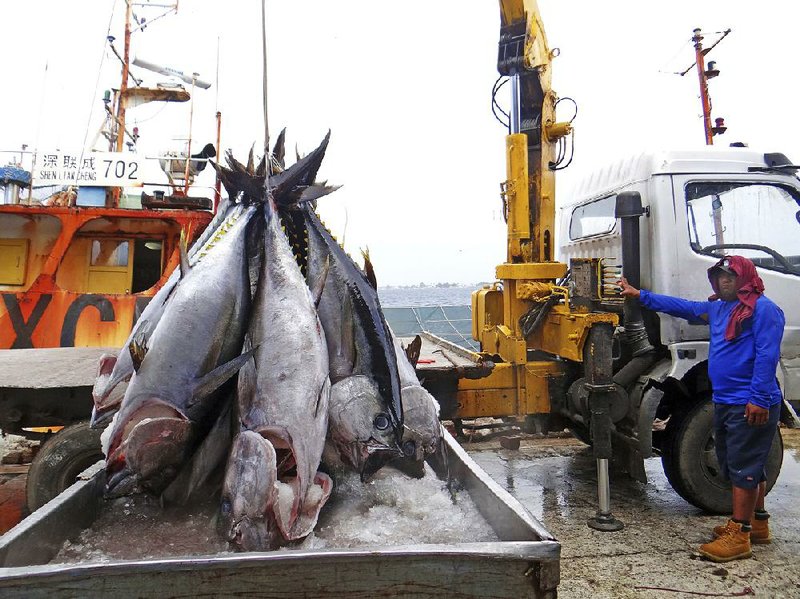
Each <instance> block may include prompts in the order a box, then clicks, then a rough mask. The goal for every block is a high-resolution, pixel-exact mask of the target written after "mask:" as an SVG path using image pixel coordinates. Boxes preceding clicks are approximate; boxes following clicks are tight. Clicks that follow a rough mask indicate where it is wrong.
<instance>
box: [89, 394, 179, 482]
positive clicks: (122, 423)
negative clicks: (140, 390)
mask: <svg viewBox="0 0 800 599" xmlns="http://www.w3.org/2000/svg"><path fill="white" fill-rule="evenodd" d="M131 406H133V407H132V408H131V409H130V410H127V413H126V414H125V415H122V414H121V415H120V417H119V418H118V419H117V421H116V422H115V423H114V431H113V432H112V434H111V442H110V446H109V450H108V456H107V458H106V477H107V482H106V489H105V495H106V497H109V498H110V497H119V496H122V495H129V494H131V493H137V492H146V491H149V492H153V493H156V494H158V493H160V492H161V491H163V490H164V488H165V487H166V486H167V485H168V484H169V483H170V482H171V481H172V479H173V478H175V476H176V475H177V473H178V471H179V470H180V468H181V467H182V466H183V465H184V463H185V462H186V461H187V460H188V459H189V455H190V453H191V448H192V443H193V438H194V427H193V425H192V423H191V422H190V421H189V419H188V418H187V417H186V416H185V415H184V414H183V413H182V412H180V411H179V410H178V409H177V408H175V406H173V405H171V404H169V403H168V402H166V401H164V400H162V399H160V398H158V397H146V398H145V399H142V400H140V401H136V400H134V401H132V402H131Z"/></svg>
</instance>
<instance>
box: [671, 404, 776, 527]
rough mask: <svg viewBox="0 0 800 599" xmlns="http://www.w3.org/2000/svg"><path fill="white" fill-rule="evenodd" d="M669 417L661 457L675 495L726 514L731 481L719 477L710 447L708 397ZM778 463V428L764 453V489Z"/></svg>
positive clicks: (711, 416) (710, 407)
mask: <svg viewBox="0 0 800 599" xmlns="http://www.w3.org/2000/svg"><path fill="white" fill-rule="evenodd" d="M674 418H675V415H674V416H673V419H674ZM673 419H670V423H669V425H668V426H667V431H666V432H667V436H666V439H665V443H664V448H663V453H662V458H661V461H662V465H663V467H664V474H665V475H666V476H667V480H669V482H670V485H672V488H673V489H675V492H676V493H678V495H680V496H681V497H683V498H684V499H685V500H686V501H688V502H689V503H691V504H692V505H694V506H696V507H699V508H700V509H701V510H703V511H706V512H710V513H713V514H730V513H731V484H730V481H727V480H725V479H723V478H722V475H721V473H720V468H719V462H718V461H717V454H716V452H715V450H714V435H713V424H714V405H713V404H712V402H711V400H710V399H706V400H703V401H701V402H700V403H698V404H697V405H695V406H694V407H693V408H692V409H691V410H690V411H688V412H686V413H685V414H682V415H681V416H679V417H678V419H677V420H674V421H673ZM782 463H783V439H782V438H781V434H780V431H778V432H777V433H776V434H775V439H774V440H773V442H772V447H771V448H770V451H769V456H768V457H767V464H766V471H767V492H769V490H770V489H772V486H773V485H774V484H775V481H776V480H777V478H778V473H780V471H781V464H782Z"/></svg>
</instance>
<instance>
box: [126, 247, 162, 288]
mask: <svg viewBox="0 0 800 599" xmlns="http://www.w3.org/2000/svg"><path fill="white" fill-rule="evenodd" d="M163 245H164V243H163V242H162V241H161V240H160V239H136V240H135V241H134V248H133V281H132V282H131V293H140V292H142V291H145V290H146V289H150V288H151V287H152V286H153V285H155V284H156V283H157V282H158V280H159V279H160V278H161V264H162V256H163V250H162V248H163Z"/></svg>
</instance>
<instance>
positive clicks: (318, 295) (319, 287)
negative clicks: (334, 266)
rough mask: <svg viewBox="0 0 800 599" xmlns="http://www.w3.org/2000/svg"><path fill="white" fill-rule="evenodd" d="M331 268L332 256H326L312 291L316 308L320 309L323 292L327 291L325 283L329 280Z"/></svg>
mask: <svg viewBox="0 0 800 599" xmlns="http://www.w3.org/2000/svg"><path fill="white" fill-rule="evenodd" d="M330 268H331V256H330V254H328V255H327V256H325V264H324V265H323V266H322V271H321V272H320V273H319V277H318V278H317V280H316V281H315V282H314V288H313V289H312V290H311V298H312V299H313V300H314V307H315V308H319V301H320V300H321V299H322V292H323V291H324V290H325V282H326V281H327V280H328V272H329V271H330Z"/></svg>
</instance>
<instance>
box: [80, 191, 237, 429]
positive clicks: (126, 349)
mask: <svg viewBox="0 0 800 599" xmlns="http://www.w3.org/2000/svg"><path fill="white" fill-rule="evenodd" d="M241 209H242V208H241V206H235V205H233V204H232V203H229V202H227V201H226V202H225V203H224V204H222V205H220V207H219V210H218V212H217V214H216V216H215V217H214V218H213V219H212V221H211V222H210V223H209V225H208V227H206V229H205V231H203V233H202V234H201V235H200V237H199V238H198V239H197V240H196V241H195V243H194V244H192V247H191V248H189V252H188V257H189V264H190V265H194V264H195V263H196V262H197V260H198V259H199V256H198V255H199V254H200V253H201V250H204V249H207V245H208V243H209V241H210V240H211V239H212V238H214V236H215V235H217V234H218V232H219V231H218V229H219V227H220V225H221V224H222V223H224V222H226V220H227V219H228V218H230V216H231V212H232V211H234V210H235V211H240V210H241ZM179 279H180V270H179V269H175V270H174V271H173V272H172V274H171V275H170V276H169V278H168V279H167V280H166V282H165V283H164V285H163V286H162V287H161V289H159V290H158V291H157V292H156V294H155V295H154V296H153V297H152V299H151V300H150V301H149V302H148V304H147V306H145V308H144V310H143V311H142V314H141V315H140V316H139V318H138V320H137V321H136V323H135V324H134V325H133V328H132V329H131V333H130V335H129V336H128V339H127V340H126V341H125V343H124V344H123V346H122V349H120V350H119V352H117V354H104V355H103V356H102V357H101V358H100V364H99V368H98V373H97V379H96V381H95V384H94V388H93V389H92V399H93V400H94V408H93V410H92V421H91V422H92V427H93V428H95V427H97V428H99V427H104V426H106V425H107V424H108V422H109V421H110V420H111V417H112V416H113V415H114V414H115V413H116V412H117V410H118V409H119V404H120V400H121V399H122V395H121V394H115V395H112V392H113V391H114V389H115V388H116V387H117V386H118V385H119V384H120V383H122V382H123V381H127V380H128V379H130V378H131V375H133V372H134V357H135V356H134V355H133V354H132V353H131V349H132V348H142V347H147V346H148V345H149V339H150V336H151V335H152V334H153V332H154V331H155V328H156V325H157V324H158V321H159V320H160V319H161V315H162V314H163V313H164V307H165V305H166V303H167V301H168V300H169V297H170V295H172V291H173V290H174V289H175V286H176V285H177V284H178V280H179ZM134 351H135V350H134ZM137 359H138V358H137Z"/></svg>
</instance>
